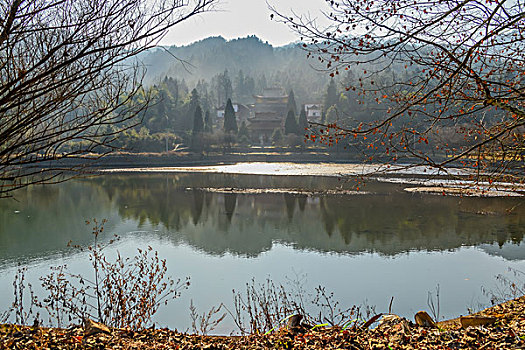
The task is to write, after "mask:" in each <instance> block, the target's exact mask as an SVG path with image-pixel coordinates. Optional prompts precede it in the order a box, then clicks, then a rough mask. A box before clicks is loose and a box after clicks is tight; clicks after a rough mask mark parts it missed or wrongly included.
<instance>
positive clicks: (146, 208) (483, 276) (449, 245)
mask: <svg viewBox="0 0 525 350" xmlns="http://www.w3.org/2000/svg"><path fill="white" fill-rule="evenodd" d="M354 185H355V183H354V182H345V181H341V180H340V179H338V178H336V177H330V176H291V175H287V176H272V175H244V174H226V173H184V172H168V173H149V174H132V173H128V174H107V175H102V176H99V177H96V178H92V179H83V180H74V181H69V182H66V183H63V184H59V185H54V186H35V187H31V188H28V189H25V190H22V191H19V192H17V193H16V198H15V199H8V200H1V201H0V281H1V285H2V289H1V290H0V311H1V310H5V309H7V308H8V306H9V305H10V303H11V302H12V300H13V296H12V286H11V285H12V281H13V276H14V273H15V271H16V268H17V266H18V265H22V266H27V267H28V269H29V270H28V280H29V281H31V282H32V283H33V284H38V276H41V275H44V274H46V273H48V272H49V267H50V266H56V265H59V264H63V263H65V264H68V266H69V267H70V270H71V271H73V272H76V273H84V274H86V275H90V274H91V272H90V269H89V268H90V263H89V261H88V259H87V256H86V254H85V253H82V252H79V251H77V250H74V249H71V248H68V247H67V246H66V245H67V243H68V242H69V241H70V240H72V241H73V242H74V243H77V244H80V245H84V246H87V245H88V244H90V243H91V242H92V235H91V233H90V227H91V226H86V225H85V221H86V220H89V219H91V218H98V219H103V218H106V219H107V220H108V222H107V224H106V225H105V233H104V234H103V235H102V239H103V240H108V239H109V237H110V236H111V235H113V234H118V235H119V236H120V237H121V240H120V241H119V242H117V243H115V244H114V245H112V246H111V247H110V248H109V249H110V250H112V251H116V250H118V251H119V252H121V253H122V254H124V255H131V254H133V253H134V252H135V251H136V249H137V248H144V247H146V246H151V247H153V248H154V249H156V250H158V251H159V254H160V256H161V257H163V258H165V259H167V264H168V272H169V274H170V275H171V276H173V277H175V278H178V277H181V278H184V277H186V276H190V278H191V286H190V288H189V289H188V290H185V291H183V294H182V297H181V298H180V299H177V300H174V301H173V302H172V303H171V304H169V305H168V306H167V307H165V308H162V309H161V310H160V311H159V313H158V314H157V315H156V317H155V321H156V322H157V324H158V325H160V326H169V327H170V328H177V329H178V330H182V331H184V330H186V329H188V328H189V327H190V324H191V321H190V317H189V310H188V307H189V304H190V300H193V303H194V304H195V305H196V306H197V308H198V309H199V311H201V312H204V311H207V310H208V309H210V308H211V307H212V306H214V305H217V304H219V303H221V302H223V303H225V304H226V305H227V306H229V307H231V304H232V289H236V290H243V289H244V286H245V284H246V283H247V282H250V280H251V279H252V278H255V280H256V281H257V282H264V280H266V279H267V278H270V279H272V280H273V281H275V282H277V283H282V284H284V285H290V286H291V285H293V283H291V282H290V281H301V283H302V284H303V287H304V289H305V290H307V291H308V292H311V293H313V292H314V288H315V287H316V286H319V285H321V286H324V287H326V289H327V290H329V291H333V292H334V295H335V299H337V300H339V301H340V303H341V304H342V305H343V306H345V305H347V306H351V305H354V304H356V305H359V304H363V303H365V304H368V305H375V306H376V310H377V311H378V312H386V311H388V307H389V303H390V300H391V298H392V297H394V301H393V303H392V312H394V313H397V314H399V315H402V316H405V317H408V318H410V319H412V318H413V315H414V314H415V313H416V312H417V311H419V310H428V306H427V296H428V292H433V291H435V289H436V286H438V285H439V288H440V307H441V308H440V312H441V313H440V314H441V316H442V318H451V317H457V316H459V315H460V314H466V313H467V308H473V309H479V308H480V307H482V306H488V305H489V300H488V298H487V296H486V295H484V293H483V292H482V288H485V289H489V290H495V289H496V288H501V285H500V284H499V283H498V281H497V280H496V275H498V274H502V275H504V276H508V277H509V278H512V272H510V271H509V270H508V268H509V267H510V268H513V269H518V270H522V271H525V249H523V243H524V242H523V240H524V233H525V205H522V203H523V200H521V199H519V198H460V197H451V196H445V197H443V196H436V195H425V194H410V193H406V192H405V191H404V190H403V189H404V188H405V187H406V186H405V185H402V184H392V183H382V182H373V181H371V182H368V183H367V184H366V186H365V187H364V188H361V189H360V191H359V192H353V191H352V190H353V188H354V187H353V186H354ZM361 187H362V185H361ZM232 189H233V190H232ZM240 189H251V190H250V191H248V193H243V192H242V191H241V190H240ZM254 189H258V190H254ZM334 189H335V190H343V191H342V192H341V193H337V192H334V191H333V190H334ZM345 189H346V190H348V191H346V192H345V191H344V190H345ZM326 191H329V192H326ZM234 329H235V327H234V325H233V322H232V321H231V320H230V319H229V318H226V319H225V321H223V323H222V324H221V325H220V326H219V327H218V328H217V330H216V331H215V333H223V334H224V333H230V331H232V330H234Z"/></svg>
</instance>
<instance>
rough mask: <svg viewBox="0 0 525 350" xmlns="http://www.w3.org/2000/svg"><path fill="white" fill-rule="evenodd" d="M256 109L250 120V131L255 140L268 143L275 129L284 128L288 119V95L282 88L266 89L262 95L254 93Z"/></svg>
mask: <svg viewBox="0 0 525 350" xmlns="http://www.w3.org/2000/svg"><path fill="white" fill-rule="evenodd" d="M253 97H254V98H255V109H254V112H253V116H252V117H251V118H250V119H249V121H250V126H249V128H250V132H251V134H252V139H253V140H254V141H259V142H260V143H261V144H268V143H270V142H271V141H270V140H271V137H272V134H273V132H274V130H275V129H281V131H282V129H283V127H284V121H285V119H286V113H287V110H286V107H287V105H288V95H286V94H285V93H284V91H283V89H282V88H279V87H273V88H267V89H264V91H263V94H262V95H254V96H253Z"/></svg>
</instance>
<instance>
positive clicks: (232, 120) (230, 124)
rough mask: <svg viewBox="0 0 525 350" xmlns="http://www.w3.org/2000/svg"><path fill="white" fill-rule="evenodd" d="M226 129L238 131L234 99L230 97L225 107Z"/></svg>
mask: <svg viewBox="0 0 525 350" xmlns="http://www.w3.org/2000/svg"><path fill="white" fill-rule="evenodd" d="M224 131H225V132H226V133H237V131H238V128H237V118H236V117H235V110H234V109H233V105H232V100H231V99H228V101H227V102H226V108H225V109H224Z"/></svg>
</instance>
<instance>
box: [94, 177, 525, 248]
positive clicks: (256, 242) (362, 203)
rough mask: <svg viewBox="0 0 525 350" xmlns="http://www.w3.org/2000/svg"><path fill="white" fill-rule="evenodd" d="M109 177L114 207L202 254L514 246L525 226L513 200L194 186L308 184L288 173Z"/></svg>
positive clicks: (521, 237)
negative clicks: (289, 248)
mask: <svg viewBox="0 0 525 350" xmlns="http://www.w3.org/2000/svg"><path fill="white" fill-rule="evenodd" d="M124 179H125V181H124ZM139 179H140V180H139ZM280 180H282V181H280ZM292 180H295V181H292ZM320 180H324V182H323V181H321V183H320V184H319V187H320V188H323V187H328V186H332V188H333V187H334V185H333V183H330V181H333V180H329V179H328V180H327V179H323V178H320ZM110 183H111V188H112V189H113V191H117V193H118V195H117V196H116V198H118V199H117V207H118V208H119V213H120V214H121V215H122V216H123V217H125V218H131V219H135V220H137V221H138V222H139V224H140V223H144V221H145V219H148V220H149V221H150V222H151V223H154V224H162V225H164V226H165V227H166V228H167V231H168V232H171V233H175V232H176V235H177V239H180V238H182V239H183V240H185V241H186V242H188V243H189V244H191V245H194V246H196V247H198V248H199V249H202V250H204V251H206V252H208V253H211V254H223V253H225V252H228V251H229V252H233V253H236V254H242V255H257V254H259V253H260V252H263V251H265V250H267V249H269V248H270V247H271V245H272V242H274V241H279V242H283V243H287V244H292V245H293V246H295V247H297V248H299V249H314V250H318V251H325V252H339V253H360V252H364V251H375V252H379V253H382V254H387V255H392V254H398V253H402V252H408V251H411V250H449V249H455V248H458V247H461V246H463V245H479V244H483V243H498V244H500V245H502V244H503V243H505V242H509V241H510V242H514V243H520V242H522V240H523V235H524V231H525V222H524V217H525V215H523V214H525V213H524V210H523V208H521V206H519V205H518V206H517V207H516V208H515V209H514V210H513V211H512V212H511V213H507V209H510V208H512V207H514V206H515V205H516V204H517V203H518V201H517V200H513V199H500V198H484V199H479V198H457V197H439V196H429V195H412V194H405V193H403V192H399V191H394V192H385V191H382V193H379V194H369V195H366V194H364V195H355V196H342V195H341V196H339V195H324V196H311V197H308V196H306V195H296V194H258V195H243V194H241V195H237V194H233V193H211V192H206V191H201V190H198V189H195V187H208V186H212V187H213V186H215V187H226V188H227V187H236V188H239V187H243V186H245V187H257V185H258V186H264V187H272V186H273V187H281V188H297V186H298V185H304V186H305V187H306V188H310V189H313V188H315V184H314V183H313V182H312V181H310V180H309V179H306V181H305V182H303V183H302V184H298V182H297V181H296V179H290V178H288V177H261V176H251V177H245V176H233V175H224V174H222V175H219V176H214V175H212V176H210V177H209V178H202V177H192V176H181V175H178V176H175V177H173V176H162V177H148V178H144V177H139V178H137V179H133V180H130V179H129V178H122V182H121V183H120V181H118V179H113V180H112V181H110ZM119 183H120V184H119ZM204 184H205V185H204ZM107 185H108V184H104V187H106V186H107ZM292 185H293V186H294V187H292ZM187 187H189V188H191V189H186V188H187ZM369 187H373V185H371V186H369ZM124 207H125V209H124Z"/></svg>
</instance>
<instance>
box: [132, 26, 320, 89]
mask: <svg viewBox="0 0 525 350" xmlns="http://www.w3.org/2000/svg"><path fill="white" fill-rule="evenodd" d="M141 61H142V63H143V64H144V65H145V66H146V68H147V73H146V77H145V83H146V84H147V85H149V84H154V83H157V82H158V81H160V80H161V79H163V78H164V77H165V76H168V77H172V78H177V79H184V80H186V82H187V83H189V85H192V84H193V83H196V82H197V81H199V80H201V79H204V80H209V79H211V77H213V76H214V75H216V74H219V73H222V72H224V70H228V72H229V73H230V75H231V76H232V77H234V76H235V75H236V74H237V73H238V72H239V71H240V70H242V71H243V72H244V74H246V75H250V76H253V77H258V76H261V75H263V74H264V75H265V76H266V78H268V81H269V82H274V81H275V79H273V78H272V77H279V76H281V75H282V72H287V73H288V74H290V75H291V76H295V75H299V76H301V75H304V74H307V75H308V76H310V75H312V77H313V78H314V79H315V80H319V79H321V81H322V82H323V85H325V83H326V81H327V80H328V77H327V74H326V73H325V72H319V71H316V69H318V68H320V67H318V66H316V61H315V60H312V59H310V60H307V58H306V52H305V51H303V50H302V49H301V47H300V44H299V43H295V44H288V45H285V46H282V47H273V46H272V45H270V44H268V43H267V42H263V41H262V40H261V39H259V38H258V37H256V36H248V37H245V38H239V39H233V40H229V41H228V40H226V39H224V38H223V37H220V36H218V37H209V38H206V39H203V40H200V41H197V42H194V43H192V44H190V45H186V46H171V47H163V48H160V47H159V48H156V49H153V50H151V51H149V52H148V53H147V54H145V55H144V56H142V59H141ZM311 65H314V67H312V66H311ZM314 68H316V69H314ZM283 85H286V84H283ZM285 87H286V86H285Z"/></svg>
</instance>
